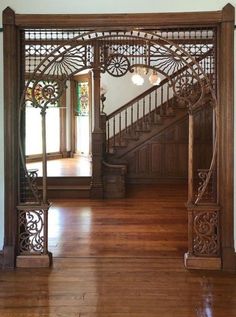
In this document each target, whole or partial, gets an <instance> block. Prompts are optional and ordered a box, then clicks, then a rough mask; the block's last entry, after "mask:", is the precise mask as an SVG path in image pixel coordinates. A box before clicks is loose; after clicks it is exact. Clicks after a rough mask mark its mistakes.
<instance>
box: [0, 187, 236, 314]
mask: <svg viewBox="0 0 236 317" xmlns="http://www.w3.org/2000/svg"><path fill="white" fill-rule="evenodd" d="M185 201H186V188H185V187H184V186H179V185H172V186H167V185H165V186H164V185H162V186H157V185H155V186H154V185H153V186H151V187H149V188H147V187H146V188H144V187H143V185H139V186H135V187H132V188H130V189H129V192H128V197H127V199H124V200H106V201H98V200H93V201H90V200H74V201H72V200H71V201H65V200H61V201H59V200H58V201H57V202H54V204H53V207H52V209H51V210H50V221H49V228H50V229H49V234H50V244H49V245H50V249H51V251H53V252H54V261H53V266H52V267H51V268H46V269H16V270H12V271H8V270H5V271H0V317H234V316H236V275H233V274H229V273H223V272H207V271H187V270H186V269H185V268H184V266H183V257H182V255H183V252H184V251H185V250H186V248H187V234H186V231H187V224H186V222H187V215H186V210H185V208H184V202H185Z"/></svg>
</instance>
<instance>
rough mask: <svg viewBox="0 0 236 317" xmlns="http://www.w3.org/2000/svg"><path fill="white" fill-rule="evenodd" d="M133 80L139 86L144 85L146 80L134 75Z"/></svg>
mask: <svg viewBox="0 0 236 317" xmlns="http://www.w3.org/2000/svg"><path fill="white" fill-rule="evenodd" d="M131 80H132V82H133V83H134V84H135V85H137V86H142V85H143V83H144V79H143V77H142V76H141V75H139V74H134V75H133V76H132V77H131Z"/></svg>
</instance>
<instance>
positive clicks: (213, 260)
mask: <svg viewBox="0 0 236 317" xmlns="http://www.w3.org/2000/svg"><path fill="white" fill-rule="evenodd" d="M5 14H6V15H7V14H13V13H12V12H9V10H8V12H7V11H6V12H5ZM226 16H227V19H226ZM181 17H182V19H183V21H184V20H185V22H184V23H186V16H184V15H179V18H180V20H181ZM216 17H217V18H216ZM143 18H144V20H143V21H145V15H143ZM149 18H150V17H149ZM149 18H148V19H149ZM155 18H160V19H161V18H162V19H163V17H162V16H161V15H160V16H159V15H157V16H155ZM172 18H173V19H174V18H175V15H172ZM201 18H202V19H203V16H201V14H200V13H199V14H198V21H197V20H195V22H194V21H191V22H192V23H195V25H197V23H199V21H201ZM208 18H209V19H210V21H214V22H212V25H213V26H215V25H216V24H217V23H218V24H217V26H218V29H220V30H221V33H217V34H218V36H219V38H218V41H221V44H222V43H223V41H225V45H224V47H227V48H228V50H227V53H228V55H229V60H231V59H230V54H231V49H232V44H230V43H229V42H227V39H228V38H227V37H226V36H224V35H225V34H226V33H227V32H228V33H227V34H228V35H230V34H231V35H232V34H233V33H232V30H233V18H234V17H233V9H232V7H231V6H229V5H228V6H226V7H225V8H224V10H223V11H222V16H221V19H220V20H219V16H218V15H217V14H214V13H209V14H208ZM129 19H131V20H129V22H128V21H127V20H124V22H123V23H124V25H126V26H127V25H128V23H130V21H133V22H134V21H135V19H137V17H136V16H132V15H131V16H130V17H129ZM189 19H190V20H191V18H190V17H189ZM229 19H230V22H229ZM152 21H153V23H154V24H155V22H154V21H155V19H154V17H153V20H152ZM159 21H160V20H159ZM162 21H164V20H162ZM90 22H91V21H90ZM110 23H111V26H114V25H113V23H112V22H110ZM114 23H116V22H114ZM119 23H120V22H119ZM145 23H146V24H145ZM163 23H164V22H163ZM168 23H169V25H171V23H172V22H171V15H170V22H168ZM227 23H228V24H227ZM95 24H96V22H95V21H94V24H92V25H94V27H95ZM226 24H227V25H228V28H227V27H226ZM180 25H181V23H180ZM143 26H144V28H145V27H147V22H143ZM105 32H106V31H102V32H101V33H102V35H101V37H100V39H102V38H104V33H105ZM126 32H127V31H125V33H126ZM132 32H133V31H132ZM224 32H225V34H224ZM108 33H109V32H108ZM138 33H139V34H138ZM144 33H145V34H148V32H144ZM110 35H111V34H110ZM135 35H136V37H139V38H142V35H141V37H140V32H139V31H137V33H135ZM132 36H133V35H132ZM155 36H156V35H153V34H152V35H151V38H150V37H148V36H147V37H148V41H151V42H152V41H153V38H155ZM91 37H92V38H93V39H95V38H99V36H98V32H95V33H90V38H89V40H91ZM113 38H114V37H113ZM143 38H144V37H143ZM82 39H83V41H84V40H85V39H86V40H88V38H87V37H86V35H85V37H83V36H82ZM159 39H161V40H163V37H159ZM146 40H147V39H146ZM159 44H160V43H159ZM226 44H227V45H226ZM162 45H163V43H162ZM162 45H161V46H162ZM169 45H170V47H169V49H170V50H172V48H173V50H172V54H173V56H175V58H174V59H175V60H177V57H178V59H180V60H182V57H181V54H185V53H184V51H181V52H182V53H181V54H178V48H177V46H176V45H172V42H171V44H170V42H169ZM162 47H163V46H162ZM217 47H218V46H217ZM218 49H219V48H218ZM97 50H98V46H96V45H95V52H98V51H97ZM71 52H72V51H71ZM106 52H107V51H106V50H104V54H105V55H106ZM218 54H219V58H222V57H221V56H223V55H221V51H220V50H219V52H218ZM105 55H104V58H106V56H105ZM94 56H99V54H97V53H96V54H95V55H94ZM217 56H218V55H217ZM224 56H225V51H224ZM185 57H186V59H185V62H186V63H188V64H189V66H190V69H191V71H192V73H194V75H196V76H198V77H199V78H201V75H202V73H201V67H199V63H197V62H196V61H194V60H193V59H191V56H190V55H185ZM188 58H189V60H188ZM96 62H98V60H95V67H94V70H95V74H96V75H98V74H97V73H96V72H97V71H98V69H97V68H96ZM112 63H113V60H112V59H110V60H109V64H108V65H106V64H105V66H106V67H107V66H109V65H112ZM141 64H142V63H141ZM164 64H165V63H164ZM164 64H163V65H164ZM42 65H43V64H42ZM51 65H52V64H51ZM119 65H121V61H120V62H119ZM119 65H118V66H119ZM122 65H123V64H122ZM49 66H50V65H49ZM93 66H94V65H93ZM114 66H115V69H116V68H117V66H116V64H114ZM231 66H232V65H231ZM81 67H82V66H81ZM220 67H222V66H220ZM45 69H49V68H48V65H47V67H46V68H45ZM121 69H123V66H122V67H121ZM38 70H39V71H40V73H41V72H42V69H40V68H38ZM230 70H231V71H230ZM99 71H100V70H99ZM159 71H160V69H159ZM36 73H37V72H36ZM36 73H35V74H36ZM219 73H220V81H219V82H218V86H219V87H220V95H219V96H218V99H219V100H220V101H221V103H222V100H224V105H228V106H227V109H225V108H224V109H223V108H222V109H221V108H219V114H220V120H219V122H218V121H217V125H218V124H219V126H218V127H217V128H219V130H218V132H219V134H218V136H219V143H218V144H216V145H217V146H216V147H215V148H217V149H218V146H219V153H220V154H219V156H217V164H216V165H215V166H218V167H219V174H218V180H217V184H218V185H219V179H220V183H221V184H222V183H224V181H226V177H227V179H228V180H230V179H231V180H232V178H230V175H231V177H232V173H230V172H229V171H228V172H226V174H225V173H223V169H222V166H223V164H226V163H225V162H229V160H230V162H232V155H227V159H225V160H223V159H222V157H223V156H224V155H225V154H224V155H223V153H231V154H232V149H233V147H232V144H230V143H229V142H226V143H225V141H226V139H227V138H228V137H229V136H231V134H230V131H229V130H228V129H230V128H229V122H227V123H228V125H226V121H224V118H225V117H224V115H223V113H226V112H227V113H229V112H230V111H232V102H231V99H230V98H229V96H231V95H232V94H233V89H232V90H231V91H230V94H228V95H226V93H225V92H223V88H222V87H223V84H222V83H223V79H224V83H227V84H228V83H229V81H230V80H231V79H232V67H231V68H228V66H227V67H224V68H223V67H222V68H220V70H219ZM96 75H95V78H97V77H96ZM196 76H194V77H195V78H196ZM10 78H11V76H10V74H9V75H8V76H7V78H6V80H5V83H6V82H8V83H9V79H10ZM185 78H187V77H186V76H185ZM202 78H203V79H204V76H203V77H202ZM7 79H8V80H7ZM208 83H209V81H208ZM224 85H225V84H224ZM174 86H175V88H176V89H177V86H176V85H174ZM11 87H12V86H11ZM201 87H203V85H201ZM212 87H213V86H209V85H208V88H210V90H211V93H213V99H212V100H213V103H214V108H215V106H216V105H217V106H219V105H220V104H221V103H218V99H217V98H216V94H215V93H214V87H213V88H212ZM227 87H229V86H227ZM230 87H232V86H230ZM212 89H213V90H212ZM9 91H10V90H9ZM59 91H60V87H59ZM227 92H228V93H229V90H228V88H227ZM8 96H10V95H8ZM94 96H95V97H94V98H95V109H94V135H93V137H92V138H93V142H94V143H93V142H92V143H93V144H92V151H93V150H94V151H95V152H94V153H93V154H94V157H97V158H99V160H98V161H97V162H96V164H94V165H93V188H94V189H98V190H101V188H102V187H101V170H102V165H101V157H102V150H101V149H102V146H101V145H102V144H103V136H102V135H101V131H100V119H99V112H100V109H99V108H100V84H99V81H96V80H95V85H94ZM194 98H198V97H196V96H194ZM16 100H17V98H16ZM193 104H194V102H193V103H192V105H193ZM190 110H192V111H193V112H194V110H195V109H194V107H192V109H190ZM193 112H191V111H190V121H189V135H190V140H193V131H194V130H193V122H194V121H193V117H191V116H192V115H193ZM227 117H228V116H227ZM217 118H218V117H217ZM118 122H119V121H118ZM223 128H224V129H223ZM221 129H222V130H221ZM221 131H229V134H222V133H221ZM231 132H232V131H231ZM115 134H116V131H115ZM223 139H224V143H223ZM223 144H224V147H226V148H225V150H226V152H224V151H223V148H222V145H223ZM225 144H227V145H225ZM192 146H193V142H189V153H190V154H191V153H192ZM222 155H223V156H222ZM214 159H215V156H214ZM214 162H216V161H214ZM192 164H193V162H191V155H190V160H189V171H190V173H189V197H190V198H191V199H189V202H188V210H189V225H188V226H189V253H188V256H187V258H186V266H187V267H194V266H196V267H209V266H211V267H212V268H218V269H219V268H220V267H221V259H223V267H224V268H226V267H230V266H233V265H234V252H233V239H232V236H233V227H231V229H230V230H227V232H230V235H225V234H224V232H225V231H224V230H221V232H222V236H220V235H219V228H220V226H222V228H226V225H227V228H228V226H229V225H230V223H231V224H232V222H230V219H231V217H232V216H233V210H232V200H229V199H226V196H227V197H229V196H228V195H226V196H225V195H224V194H223V192H224V193H225V192H227V191H229V192H231V194H232V191H231V189H232V187H231V186H230V188H231V189H230V188H229V186H225V187H224V189H223V190H222V188H221V191H219V187H218V185H217V193H218V194H219V195H218V198H217V201H216V204H212V203H211V204H210V205H206V204H204V205H201V206H200V207H199V208H194V207H195V206H194V204H193V198H194V196H193V176H194V173H193V171H191V170H192V169H191V168H192V166H193V165H192ZM230 166H231V163H230ZM211 167H212V166H211ZM211 167H210V169H209V170H208V171H207V172H205V174H204V176H203V184H202V185H203V187H202V188H201V189H200V194H199V195H200V196H199V197H198V198H200V199H201V198H202V197H203V192H205V189H206V186H207V185H208V184H209V179H210V178H211V177H212V176H213V175H214V176H215V173H213V169H211ZM226 170H228V169H226ZM231 172H232V171H231ZM223 174H224V175H223ZM31 185H32V183H31ZM100 192H102V191H100ZM225 199H226V200H227V201H226V200H225ZM13 202H14V201H13ZM219 202H220V205H221V206H223V207H221V208H223V210H224V216H225V217H223V218H224V219H225V220H224V219H223V220H222V222H221V223H220V222H219V221H220V217H219V208H218V204H219ZM225 205H227V206H228V207H229V208H226V209H224V206H225ZM22 213H23V211H22ZM212 220H214V225H213V226H212V227H211V234H210V238H213V236H212V235H215V233H216V240H215V243H216V246H217V247H216V249H214V250H213V249H212V250H213V251H212V250H211V251H210V252H209V249H208V250H207V253H206V250H205V251H204V250H203V253H202V254H201V252H200V251H199V249H198V250H197V252H196V250H195V249H194V248H193V247H194V245H193V242H194V241H199V240H198V239H200V240H201V239H203V240H201V241H200V242H202V241H204V239H205V241H206V240H208V238H209V235H208V234H207V233H205V234H204V235H203V236H202V234H201V233H200V227H201V224H202V223H205V222H208V223H212ZM199 226H200V227H199ZM213 233H214V234H213ZM214 237H215V236H214ZM195 239H197V240H195ZM219 239H220V240H221V247H219V246H220V240H219ZM221 249H222V250H225V251H222V252H221ZM199 252H200V253H199ZM211 252H213V253H211ZM44 255H45V256H46V255H47V254H44ZM201 255H203V256H201ZM229 257H230V260H229ZM224 259H225V260H224ZM226 259H227V260H226ZM203 264H204V265H205V266H204V265H203Z"/></svg>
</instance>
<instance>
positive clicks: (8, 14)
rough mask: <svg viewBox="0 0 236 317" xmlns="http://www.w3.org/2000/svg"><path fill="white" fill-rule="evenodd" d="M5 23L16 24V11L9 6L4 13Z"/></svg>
mask: <svg viewBox="0 0 236 317" xmlns="http://www.w3.org/2000/svg"><path fill="white" fill-rule="evenodd" d="M2 20H3V25H4V24H5V25H6V24H15V11H13V10H12V9H11V8H10V7H7V8H6V9H5V10H4V11H3V13H2Z"/></svg>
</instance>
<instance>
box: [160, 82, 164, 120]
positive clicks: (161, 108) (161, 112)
mask: <svg viewBox="0 0 236 317" xmlns="http://www.w3.org/2000/svg"><path fill="white" fill-rule="evenodd" d="M163 93H164V92H163V86H161V106H160V115H161V116H162V115H163V99H164V96H163Z"/></svg>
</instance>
